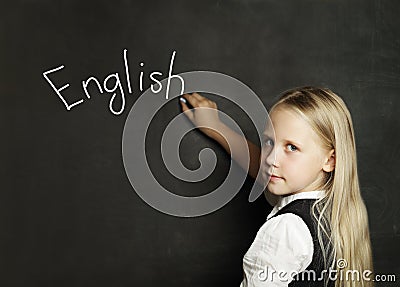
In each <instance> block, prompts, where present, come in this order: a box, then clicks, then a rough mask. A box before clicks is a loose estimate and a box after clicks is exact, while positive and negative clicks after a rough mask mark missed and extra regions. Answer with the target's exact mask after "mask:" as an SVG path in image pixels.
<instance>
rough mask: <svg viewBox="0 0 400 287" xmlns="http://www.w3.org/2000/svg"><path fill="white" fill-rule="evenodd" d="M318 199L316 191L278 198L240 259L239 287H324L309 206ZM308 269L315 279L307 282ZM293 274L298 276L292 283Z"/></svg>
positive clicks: (319, 250) (319, 255)
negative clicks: (241, 263)
mask: <svg viewBox="0 0 400 287" xmlns="http://www.w3.org/2000/svg"><path fill="white" fill-rule="evenodd" d="M322 196H324V191H323V190H316V191H309V192H300V193H297V194H293V195H289V196H284V197H283V196H281V197H279V199H278V202H277V204H276V205H275V206H274V208H273V209H272V211H271V212H270V214H269V215H268V216H267V220H266V222H265V223H264V224H263V225H262V226H261V228H260V229H259V231H258V232H257V235H256V238H255V239H254V241H253V243H252V244H251V246H250V248H249V250H248V251H247V253H246V254H245V255H244V257H243V281H242V283H241V284H240V287H261V286H268V287H283V286H289V287H297V286H321V287H322V286H324V281H323V280H321V277H320V275H321V271H322V270H323V269H325V268H324V267H323V258H322V253H321V252H322V251H321V248H320V245H319V243H318V238H317V232H316V230H317V229H316V222H315V221H314V220H313V218H312V215H311V214H310V210H311V206H312V204H313V203H314V202H315V201H316V200H317V199H318V198H320V197H322ZM310 270H314V272H315V274H316V277H315V278H316V279H317V280H315V279H312V280H309V279H308V278H309V277H308V275H309V274H306V273H307V272H309V271H310ZM294 275H297V276H298V277H297V278H295V279H294V280H293V276H294ZM322 275H324V274H323V273H322ZM302 278H303V281H302V280H301V279H302ZM310 278H313V277H310ZM318 279H319V280H318ZM328 286H333V281H329V285H328Z"/></svg>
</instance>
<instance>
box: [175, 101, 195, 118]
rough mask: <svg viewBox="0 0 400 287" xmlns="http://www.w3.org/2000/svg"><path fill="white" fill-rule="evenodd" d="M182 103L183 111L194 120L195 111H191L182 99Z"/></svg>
mask: <svg viewBox="0 0 400 287" xmlns="http://www.w3.org/2000/svg"><path fill="white" fill-rule="evenodd" d="M179 102H180V103H181V106H182V111H183V113H184V114H185V115H186V116H187V117H188V118H189V119H190V120H191V121H193V119H194V117H193V111H191V109H189V107H188V106H187V105H186V104H185V103H184V102H182V101H179Z"/></svg>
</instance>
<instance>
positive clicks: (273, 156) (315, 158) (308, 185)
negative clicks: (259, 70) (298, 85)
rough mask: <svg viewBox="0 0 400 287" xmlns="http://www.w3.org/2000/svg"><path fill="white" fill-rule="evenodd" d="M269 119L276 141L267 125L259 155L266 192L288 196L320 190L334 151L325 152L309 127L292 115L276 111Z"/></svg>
mask: <svg viewBox="0 0 400 287" xmlns="http://www.w3.org/2000/svg"><path fill="white" fill-rule="evenodd" d="M270 118H271V122H272V125H273V128H274V130H275V140H274V130H273V129H272V127H271V126H270V125H268V126H267V128H266V130H265V132H264V139H265V140H264V143H263V147H262V154H261V172H262V177H263V180H264V182H265V183H268V185H267V188H268V190H269V191H270V192H271V193H273V194H276V195H290V194H295V193H298V192H303V191H312V190H318V189H319V188H321V187H322V186H323V184H324V182H323V180H324V172H329V171H332V170H333V169H334V156H332V155H333V150H331V151H326V150H324V149H323V148H322V147H321V144H320V141H319V138H318V136H317V134H316V133H315V132H314V131H313V130H312V128H311V126H310V125H309V124H308V123H307V122H306V121H305V120H304V119H302V118H301V117H300V116H299V115H297V114H296V113H295V112H293V111H291V110H289V109H285V108H284V107H276V108H275V109H274V110H273V111H272V113H271V114H270ZM268 180H269V182H268Z"/></svg>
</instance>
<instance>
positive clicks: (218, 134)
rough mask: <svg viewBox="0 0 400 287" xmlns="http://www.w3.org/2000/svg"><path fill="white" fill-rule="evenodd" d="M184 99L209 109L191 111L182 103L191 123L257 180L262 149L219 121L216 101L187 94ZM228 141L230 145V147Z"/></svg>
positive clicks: (192, 104)
mask: <svg viewBox="0 0 400 287" xmlns="http://www.w3.org/2000/svg"><path fill="white" fill-rule="evenodd" d="M182 97H184V98H185V99H186V100H187V101H188V102H189V104H190V105H191V106H193V107H194V108H201V107H203V108H209V109H189V107H188V105H187V104H185V103H183V102H182V101H181V106H182V110H183V111H184V113H185V115H186V116H187V117H188V118H189V119H190V121H191V122H192V123H193V124H194V125H195V126H197V127H198V128H199V129H200V130H201V131H202V132H203V133H204V134H206V135H207V136H209V137H211V138H212V139H214V140H216V141H217V142H218V143H219V144H221V145H222V147H223V148H224V149H225V150H226V151H227V152H228V153H229V154H230V155H231V156H232V158H233V160H235V161H236V162H237V163H238V164H239V166H240V167H242V168H243V169H244V170H246V171H247V170H248V174H249V175H250V176H251V177H252V178H254V179H257V174H258V170H259V167H260V156H261V150H260V148H259V147H258V146H257V145H255V144H254V143H252V142H250V141H249V140H248V139H246V138H245V137H243V136H241V135H239V134H238V133H236V132H235V131H234V130H232V129H231V128H229V127H228V126H227V125H225V124H224V123H223V122H222V121H221V120H220V119H219V117H218V110H217V109H218V107H217V104H216V103H215V102H214V101H211V100H210V99H208V98H206V97H203V96H201V95H200V94H198V93H193V94H185V95H183V96H182ZM201 126H207V127H210V128H204V127H201ZM225 138H226V140H225ZM227 141H228V142H229V143H230V147H229V145H228V142H227ZM247 148H248V149H249V154H250V163H249V165H247V160H248V159H247ZM260 183H261V182H260ZM261 184H262V183H261Z"/></svg>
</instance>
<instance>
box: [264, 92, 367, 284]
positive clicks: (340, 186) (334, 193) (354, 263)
mask: <svg viewBox="0 0 400 287" xmlns="http://www.w3.org/2000/svg"><path fill="white" fill-rule="evenodd" d="M278 106H279V107H280V108H288V109H290V110H292V111H295V112H296V113H297V114H299V115H300V116H301V117H302V118H303V119H305V120H306V121H307V122H308V123H309V124H310V126H311V127H312V129H313V130H314V131H315V132H316V133H317V135H318V136H319V138H320V143H321V146H322V147H323V148H325V149H326V150H327V151H329V150H331V149H334V156H335V168H334V170H333V171H332V172H329V173H328V172H324V173H325V182H324V185H323V186H322V187H321V189H323V190H325V196H324V197H323V198H321V199H319V200H317V201H316V202H315V204H314V205H313V208H312V211H313V215H314V217H315V218H316V219H317V221H318V241H319V243H320V245H321V249H322V252H323V255H324V262H325V270H328V269H329V268H333V269H334V270H337V271H338V272H337V273H336V274H337V278H338V279H337V280H336V282H335V287H339V286H340V287H341V286H345V287H348V286H373V281H372V280H373V278H372V277H371V276H370V277H369V278H370V279H369V280H364V278H363V272H364V271H366V272H368V270H369V271H370V272H373V264H372V251H371V242H370V236H369V228H368V215H367V210H366V207H365V204H364V201H363V199H362V197H361V193H360V187H359V181H358V174H357V158H356V145H355V139H354V130H353V123H352V120H351V115H350V112H349V110H348V109H347V107H346V104H345V103H344V102H343V100H342V99H341V98H340V97H339V96H338V95H336V94H335V93H334V92H332V91H331V90H329V89H326V88H316V87H301V88H296V89H292V90H289V91H286V92H285V93H284V94H283V95H282V96H281V98H280V99H279V100H278V102H277V103H275V104H274V105H273V107H272V108H271V111H272V109H274V108H276V107H278ZM315 210H317V214H318V215H316V213H315ZM323 233H324V234H325V235H326V238H328V240H327V241H326V240H323V236H322V235H323ZM339 259H340V260H342V261H341V263H344V262H346V263H347V266H345V267H344V268H342V267H343V266H337V265H336V263H338V261H337V260H339ZM343 260H345V261H343ZM328 265H331V266H328ZM352 272H358V274H359V280H352ZM341 274H342V275H341ZM346 274H348V276H349V278H348V280H346ZM370 274H372V273H370ZM355 275H356V274H355ZM366 275H368V274H366ZM341 277H342V278H341ZM355 278H356V279H357V277H355ZM340 279H342V280H340Z"/></svg>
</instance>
